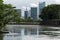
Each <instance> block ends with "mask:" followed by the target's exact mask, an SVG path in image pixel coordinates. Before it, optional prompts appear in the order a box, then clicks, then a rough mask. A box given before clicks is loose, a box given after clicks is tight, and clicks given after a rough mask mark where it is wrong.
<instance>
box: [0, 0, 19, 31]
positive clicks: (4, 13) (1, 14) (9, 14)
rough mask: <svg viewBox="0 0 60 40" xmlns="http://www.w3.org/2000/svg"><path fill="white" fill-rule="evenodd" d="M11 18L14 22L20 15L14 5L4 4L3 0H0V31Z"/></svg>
mask: <svg viewBox="0 0 60 40" xmlns="http://www.w3.org/2000/svg"><path fill="white" fill-rule="evenodd" d="M13 20H14V21H16V22H18V21H19V20H20V16H19V14H18V12H17V11H16V9H15V7H13V6H12V5H11V4H4V3H3V0H0V31H2V30H3V29H4V28H5V26H6V24H7V23H8V22H11V21H13Z"/></svg>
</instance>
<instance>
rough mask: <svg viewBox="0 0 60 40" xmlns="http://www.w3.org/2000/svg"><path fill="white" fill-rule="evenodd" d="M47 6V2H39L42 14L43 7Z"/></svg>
mask: <svg viewBox="0 0 60 40" xmlns="http://www.w3.org/2000/svg"><path fill="white" fill-rule="evenodd" d="M44 7H45V2H42V3H39V14H41V12H42V9H43V8H44Z"/></svg>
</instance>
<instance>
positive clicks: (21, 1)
mask: <svg viewBox="0 0 60 40" xmlns="http://www.w3.org/2000/svg"><path fill="white" fill-rule="evenodd" d="M44 1H45V2H46V5H48V4H52V3H57V4H60V1H59V0H4V3H7V4H12V5H13V6H16V7H17V8H19V9H20V8H23V7H24V6H28V7H29V6H31V5H32V6H33V4H37V3H39V2H44Z"/></svg>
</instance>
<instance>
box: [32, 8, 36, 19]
mask: <svg viewBox="0 0 60 40" xmlns="http://www.w3.org/2000/svg"><path fill="white" fill-rule="evenodd" d="M31 18H32V19H33V20H37V7H31Z"/></svg>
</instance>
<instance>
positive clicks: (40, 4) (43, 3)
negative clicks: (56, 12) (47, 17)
mask: <svg viewBox="0 0 60 40" xmlns="http://www.w3.org/2000/svg"><path fill="white" fill-rule="evenodd" d="M44 7H45V2H42V3H39V5H38V16H37V17H38V19H39V20H41V19H40V18H39V15H40V14H41V12H42V9H43V8H44Z"/></svg>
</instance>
